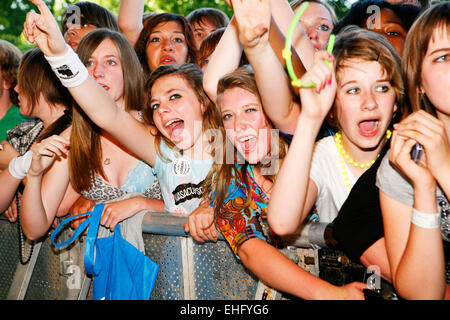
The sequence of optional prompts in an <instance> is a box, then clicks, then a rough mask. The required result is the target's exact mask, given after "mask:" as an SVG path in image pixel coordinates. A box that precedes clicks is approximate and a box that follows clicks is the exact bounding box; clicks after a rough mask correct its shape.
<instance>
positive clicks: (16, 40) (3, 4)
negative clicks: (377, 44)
mask: <svg viewBox="0 0 450 320" xmlns="http://www.w3.org/2000/svg"><path fill="white" fill-rule="evenodd" d="M44 1H45V2H46V3H47V6H48V7H49V8H50V10H51V11H52V12H53V14H54V16H55V17H56V18H57V19H58V21H60V16H61V14H62V13H63V12H64V10H65V8H66V7H67V6H68V5H70V4H72V3H75V2H78V1H79V0H44ZM90 1H91V2H95V3H97V4H99V5H101V6H104V7H105V8H108V9H109V10H111V11H112V12H113V13H115V14H116V15H117V13H118V11H119V5H120V0H90ZM145 2H146V4H145V11H155V12H173V13H178V14H181V15H184V16H186V15H188V14H189V13H190V12H191V11H192V10H194V9H197V8H204V7H211V8H217V9H220V10H222V11H224V12H225V13H226V14H227V15H228V16H229V17H230V18H231V16H232V15H233V11H232V10H231V9H230V8H229V7H228V6H227V4H226V3H225V1H224V0H146V1H145ZM329 2H330V4H331V5H332V6H333V8H334V9H335V11H336V14H337V16H338V18H341V17H342V16H343V15H344V14H345V12H346V11H347V10H348V7H347V6H348V3H349V1H348V0H329ZM32 8H35V7H34V5H33V4H32V3H31V2H29V1H28V0H0V38H1V39H4V40H8V41H10V42H11V43H13V44H15V45H16V46H17V47H18V48H19V49H21V50H22V51H26V50H28V49H29V48H31V46H30V44H28V43H27V42H26V41H24V39H23V37H22V36H21V33H22V29H23V23H24V21H25V16H26V14H27V12H28V11H30V10H31V9H32Z"/></svg>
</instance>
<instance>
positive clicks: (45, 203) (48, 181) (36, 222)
mask: <svg viewBox="0 0 450 320" xmlns="http://www.w3.org/2000/svg"><path fill="white" fill-rule="evenodd" d="M69 143H70V142H69V141H68V140H67V139H64V138H61V137H60V136H52V137H50V138H47V139H45V140H43V141H42V142H40V143H38V144H35V145H34V146H33V147H32V148H31V150H32V151H33V160H32V161H31V166H30V169H29V170H28V174H27V184H26V186H25V190H24V193H23V197H22V211H21V213H22V214H21V215H20V223H21V225H22V228H23V232H24V233H25V235H26V236H27V238H29V239H31V240H35V239H38V238H40V237H42V236H43V235H44V234H45V233H46V232H47V231H48V229H49V228H50V226H51V224H52V222H53V220H54V218H55V216H56V213H57V211H58V207H59V206H60V204H61V202H62V201H63V198H64V195H65V193H66V190H67V187H68V185H69V168H68V164H67V162H68V161H67V152H68V146H69ZM55 160H56V161H55ZM49 168H50V169H49ZM45 172H47V173H46V174H45V179H44V173H45ZM43 190H45V192H44V191H43Z"/></svg>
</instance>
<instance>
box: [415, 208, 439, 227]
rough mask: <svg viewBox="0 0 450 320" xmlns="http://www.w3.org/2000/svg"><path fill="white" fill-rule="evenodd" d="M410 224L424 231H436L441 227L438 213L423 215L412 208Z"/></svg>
mask: <svg viewBox="0 0 450 320" xmlns="http://www.w3.org/2000/svg"><path fill="white" fill-rule="evenodd" d="M411 222H412V223H413V224H415V225H416V226H418V227H420V228H424V229H436V228H440V227H441V215H440V214H439V213H423V212H420V211H418V210H416V209H414V208H413V211H412V216H411Z"/></svg>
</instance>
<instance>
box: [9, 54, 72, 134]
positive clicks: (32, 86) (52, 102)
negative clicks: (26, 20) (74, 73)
mask: <svg viewBox="0 0 450 320" xmlns="http://www.w3.org/2000/svg"><path fill="white" fill-rule="evenodd" d="M17 83H18V86H19V91H20V92H21V93H22V94H23V95H25V96H26V97H27V100H29V102H30V110H31V111H30V113H32V112H33V111H34V110H35V108H36V107H37V104H38V101H39V97H40V96H41V95H42V96H43V97H44V99H45V101H46V102H47V103H48V104H49V106H50V108H53V107H54V106H56V105H60V106H63V107H65V111H64V114H63V115H62V116H61V117H59V118H58V119H57V120H55V121H54V122H53V123H52V124H51V125H50V126H48V127H47V128H45V129H44V131H43V132H42V133H41V134H40V135H39V137H38V138H37V140H36V141H38V142H39V141H41V140H43V139H45V138H47V137H50V136H52V135H54V134H60V133H61V132H63V131H64V130H65V129H66V128H67V127H68V126H69V125H70V123H71V121H72V107H73V105H74V104H75V103H74V100H73V98H72V96H71V94H70V92H69V90H67V88H65V87H64V86H63V85H62V84H61V81H59V79H58V78H57V77H56V75H55V74H54V73H53V71H52V69H51V67H50V65H49V64H48V62H47V60H46V59H45V57H44V54H43V53H42V51H41V50H40V49H39V48H34V49H31V50H29V51H27V52H25V54H24V55H23V57H22V61H21V63H20V66H19V72H18V75H17Z"/></svg>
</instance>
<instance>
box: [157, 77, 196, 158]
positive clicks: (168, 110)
mask: <svg viewBox="0 0 450 320" xmlns="http://www.w3.org/2000/svg"><path fill="white" fill-rule="evenodd" d="M150 107H151V108H152V111H153V121H154V123H155V125H156V127H157V128H158V130H159V131H160V132H161V134H162V135H163V136H164V137H166V138H167V139H169V140H170V141H172V142H173V143H174V144H175V145H176V146H177V147H178V148H179V149H181V150H187V149H190V148H191V147H192V146H193V145H194V144H195V143H196V142H197V141H199V140H198V139H199V138H200V136H201V134H202V121H203V112H204V106H203V104H202V103H200V101H199V99H198V97H197V95H196V93H195V92H194V90H193V89H192V88H191V87H190V86H189V84H188V83H187V82H186V80H185V79H184V78H183V77H181V76H178V75H166V76H163V77H161V78H159V79H158V80H156V81H155V83H154V84H153V86H152V89H151V101H150Z"/></svg>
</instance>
